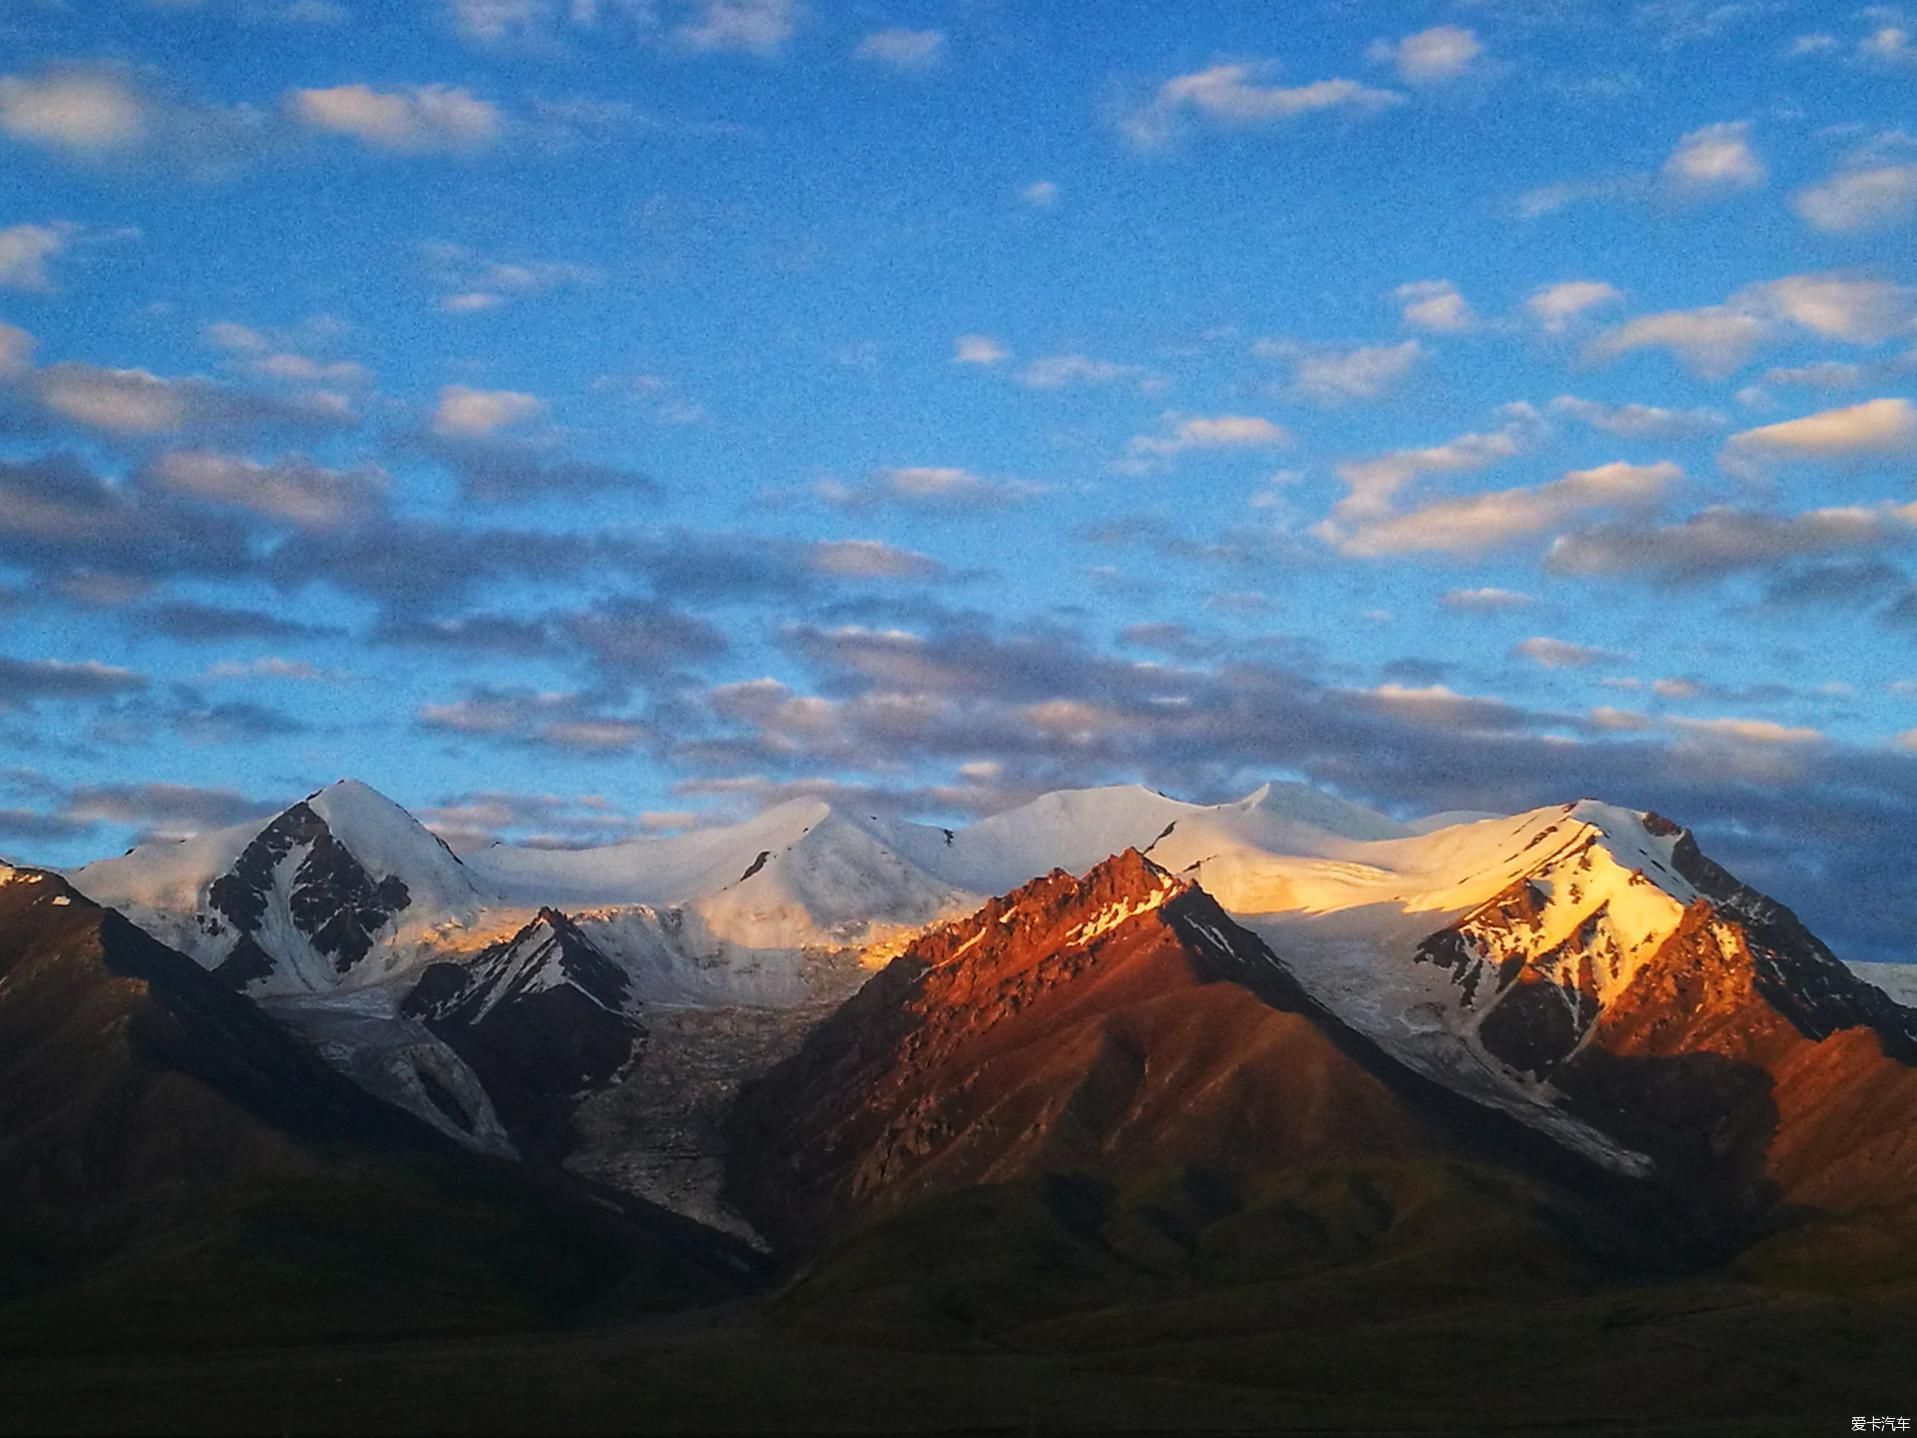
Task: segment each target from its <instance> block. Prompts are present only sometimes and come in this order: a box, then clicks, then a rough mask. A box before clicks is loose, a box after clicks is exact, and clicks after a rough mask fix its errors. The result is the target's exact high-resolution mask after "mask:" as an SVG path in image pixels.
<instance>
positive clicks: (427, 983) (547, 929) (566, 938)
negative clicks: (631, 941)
mask: <svg viewBox="0 0 1917 1438" xmlns="http://www.w3.org/2000/svg"><path fill="white" fill-rule="evenodd" d="M633 1009H634V1005H633V1001H632V981H631V980H630V979H629V978H628V977H627V975H626V973H625V971H624V970H623V969H621V968H620V966H619V965H618V964H616V963H614V962H613V961H612V960H611V959H609V958H607V957H606V955H604V954H603V953H601V952H600V951H599V950H598V949H596V948H595V947H593V944H592V942H591V940H589V939H588V938H587V937H586V936H585V935H584V934H583V933H581V932H580V931H579V929H578V927H577V926H576V925H575V924H574V923H573V922H572V921H571V920H570V919H568V918H567V917H566V916H565V915H564V914H562V913H560V912H558V911H557V910H556V909H541V910H540V911H539V913H538V914H537V915H536V916H535V917H534V918H533V920H532V921H531V922H530V923H528V924H527V925H526V927H525V928H523V929H521V930H520V931H519V932H518V933H517V934H514V935H513V936H512V938H510V939H508V940H506V941H505V942H504V943H499V944H494V945H493V946H491V947H490V948H487V949H483V950H481V951H480V952H479V953H477V954H474V955H472V956H471V957H470V958H467V959H463V960H460V961H456V962H447V961H444V960H442V961H439V962H436V963H433V964H429V965H428V966H427V968H426V970H425V972H424V973H422V974H421V975H420V977H419V982H418V983H417V984H416V985H414V987H413V989H412V991H411V992H410V993H408V994H407V996H406V998H405V1000H404V1001H403V1002H402V1003H401V1005H400V1013H401V1014H402V1015H403V1016H404V1017H406V1018H412V1019H418V1020H419V1021H420V1022H422V1023H423V1024H425V1026H426V1027H427V1028H428V1029H430V1030H431V1031H432V1032H433V1033H434V1034H435V1035H437V1036H438V1037H440V1038H442V1039H444V1040H445V1042H446V1043H447V1044H448V1046H450V1047H451V1048H452V1049H453V1050H454V1051H455V1052H456V1053H458V1054H459V1055H460V1056H461V1057H462V1058H464V1059H465V1060H466V1062H467V1063H468V1064H470V1065H471V1066H472V1069H473V1071H474V1072H475V1073H476V1074H478V1076H479V1078H480V1080H481V1082H482V1083H483V1084H484V1085H485V1088H486V1092H487V1094H488V1095H489V1096H490V1097H491V1099H492V1103H493V1106H494V1107H495V1108H496V1109H497V1110H498V1112H499V1115H500V1117H501V1119H502V1120H504V1122H505V1124H506V1127H507V1128H508V1130H509V1131H511V1132H512V1133H513V1134H514V1136H515V1137H516V1138H518V1139H519V1140H520V1141H521V1143H522V1144H523V1143H532V1144H534V1145H535V1146H538V1147H541V1148H544V1149H547V1150H550V1151H553V1152H557V1153H563V1152H564V1150H565V1149H566V1148H567V1147H568V1146H569V1145H568V1135H567V1131H566V1127H565V1118H566V1113H567V1106H566V1104H565V1103H564V1100H566V1099H569V1098H571V1097H573V1096H575V1095H578V1094H580V1093H583V1092H586V1091H588V1090H591V1089H595V1088H599V1087H601V1086H603V1085H605V1084H607V1083H609V1082H611V1081H613V1080H614V1079H616V1078H617V1077H618V1076H619V1075H620V1074H622V1073H624V1072H625V1071H626V1070H627V1069H628V1068H629V1067H630V1066H631V1065H632V1064H633V1063H634V1062H635V1061H636V1060H637V1058H638V1055H639V1053H640V1052H641V1049H642V1046H643V1044H644V1042H645V1037H646V1030H645V1026H644V1025H643V1023H641V1021H640V1019H639V1017H638V1015H637V1014H636V1013H635V1012H633Z"/></svg>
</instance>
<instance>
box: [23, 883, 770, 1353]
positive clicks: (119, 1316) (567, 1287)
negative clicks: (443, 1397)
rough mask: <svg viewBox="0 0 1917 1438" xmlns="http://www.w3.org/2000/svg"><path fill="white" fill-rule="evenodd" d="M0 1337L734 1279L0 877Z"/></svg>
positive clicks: (238, 1331)
mask: <svg viewBox="0 0 1917 1438" xmlns="http://www.w3.org/2000/svg"><path fill="white" fill-rule="evenodd" d="M0 1221H4V1222H5V1224H6V1231H7V1233H8V1235H9V1242H8V1244H7V1247H6V1251H5V1257H4V1259H0V1341H4V1342H6V1343H8V1344H22V1345H39V1344H47V1345H71V1344H87V1345H99V1346H109V1347H110V1346H116V1345H122V1346H124V1345H130V1344H169V1343H189V1342H195V1341H209V1340H213V1339H218V1340H221V1341H254V1340H260V1339H266V1338H277V1337H286V1336H291V1335H301V1334H305V1335H317V1334H356V1333H368V1332H393V1331H420V1330H429V1329H443V1328H486V1327H498V1326H505V1325H512V1324H523V1323H527V1322H534V1321H547V1320H550V1319H552V1318H555V1317H559V1316H561V1315H563V1314H565V1313H568V1312H576V1311H579V1310H581V1309H583V1308H585V1307H589V1306H592V1305H595V1304H600V1303H605V1302H612V1301H617V1302H620V1303H628V1302H653V1303H657V1302H679V1301H687V1300H693V1299H699V1298H706V1297H711V1296H714V1295H717V1294H728V1293H732V1292H737V1291H739V1290H740V1288H741V1287H743V1286H744V1285H745V1284H746V1283H747V1282H748V1281H749V1280H750V1276H751V1275H750V1267H749V1263H748V1262H747V1260H746V1259H745V1258H744V1256H743V1255H742V1254H741V1253H740V1252H739V1251H737V1250H736V1249H734V1248H732V1247H731V1246H730V1245H729V1244H727V1243H725V1242H723V1241H721V1240H719V1239H717V1237H716V1236H714V1235H711V1234H709V1233H707V1232H706V1231H705V1230H702V1229H699V1228H697V1227H696V1226H695V1225H692V1224H689V1223H686V1222H684V1221H682V1220H677V1219H674V1218H672V1217H671V1216H669V1215H665V1214H663V1213H659V1212H657V1211H652V1210H646V1209H643V1208H642V1207H641V1206H637V1205H625V1206H615V1205H611V1204H608V1203H605V1202H603V1201H601V1200H595V1199H594V1198H592V1197H590V1196H588V1195H585V1194H583V1193H581V1192H579V1191H577V1190H575V1189H574V1188H572V1187H571V1186H569V1185H567V1184H565V1183H564V1182H562V1181H561V1180H559V1179H557V1178H556V1177H554V1176H550V1175H548V1174H546V1173H544V1172H543V1171H540V1170H538V1169H532V1168H519V1167H515V1166H511V1165H506V1164H502V1163H496V1162H492V1161H488V1160H483V1159H479V1158H477V1157H474V1156H472V1155H469V1154H466V1153H464V1152H462V1151H459V1150H458V1149H456V1148H455V1147H454V1146H453V1145H451V1144H450V1143H448V1142H447V1141H445V1140H444V1139H442V1138H441V1137H439V1136H438V1135H436V1134H434V1133H433V1132H432V1131H431V1130H429V1129H427V1128H426V1127H425V1126H424V1125H421V1124H419V1123H417V1122H416V1121H414V1120H413V1119H411V1118H409V1117H407V1116H406V1115H404V1114H402V1113H400V1112H399V1111H398V1110H395V1109H393V1108H391V1107H389V1106H387V1105H385V1104H382V1103H379V1102H378V1101H376V1100H374V1099H372V1098H370V1097H368V1096H367V1095H365V1094H364V1093H362V1092H361V1091H360V1090H359V1089H358V1088H356V1087H355V1086H353V1085H352V1084H351V1083H350V1082H348V1081H347V1080H346V1079H344V1078H342V1077H341V1076H339V1075H338V1074H336V1073H335V1072H334V1071H333V1070H331V1069H330V1068H328V1067H327V1066H326V1065H324V1064H322V1063H320V1062H319V1061H318V1060H316V1059H314V1058H313V1057H312V1056H311V1055H309V1054H308V1053H307V1052H306V1050H305V1049H304V1048H302V1047H301V1046H300V1045H299V1044H298V1043H297V1042H296V1041H295V1040H293V1039H292V1038H290V1037H289V1036H288V1035H287V1034H286V1033H285V1032H284V1031H283V1030H282V1029H281V1028H280V1027H279V1026H278V1025H276V1024H275V1023H274V1022H273V1021H272V1020H271V1019H269V1018H268V1017H267V1016H266V1015H265V1014H264V1013H262V1012H261V1011H260V1010H259V1009H258V1008H257V1006H255V1005H254V1004H253V1003H252V1002H251V1001H250V1000H247V999H245V998H243V997H241V996H240V995H237V994H234V993H232V992H231V991H230V990H228V989H226V988H225V987H224V986H223V985H222V984H221V983H220V982H219V981H218V980H217V979H215V978H214V977H213V976H212V975H210V974H208V973H206V972H205V971H204V970H203V969H201V968H200V967H199V966H198V965H197V964H195V963H194V962H193V961H192V960H190V959H188V958H187V957H185V956H184V955H182V954H179V953H177V952H175V951H173V950H171V949H168V948H166V947H165V946H164V945H161V944H159V943H158V942H156V941H154V940H153V939H152V938H150V937H149V936H148V935H146V934H144V933H143V932H141V931H140V930H138V929H136V928H135V927H134V926H133V925H131V924H130V923H128V922H127V921H126V920H125V919H123V918H122V917H121V916H120V915H118V914H117V913H114V912H113V911H111V910H103V909H100V908H98V907H96V906H95V905H93V904H91V903H89V902H88V901H87V900H85V899H83V898H81V897H80V896H79V895H78V894H77V893H75V892H74V891H73V890H72V889H71V888H70V887H69V886H68V885H67V884H65V883H64V882H63V881H62V880H60V879H59V878H57V877H56V876H53V875H51V874H46V873H41V872H37V871H33V870H17V869H0Z"/></svg>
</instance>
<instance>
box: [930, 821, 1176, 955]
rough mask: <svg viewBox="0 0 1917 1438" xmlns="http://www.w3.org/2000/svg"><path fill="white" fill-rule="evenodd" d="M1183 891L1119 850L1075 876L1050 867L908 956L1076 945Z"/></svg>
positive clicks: (1136, 855)
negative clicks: (1008, 942)
mask: <svg viewBox="0 0 1917 1438" xmlns="http://www.w3.org/2000/svg"><path fill="white" fill-rule="evenodd" d="M1188 887H1189V885H1187V884H1186V883H1185V882H1183V881H1182V880H1179V879H1177V878H1174V877H1173V876H1172V875H1171V874H1170V873H1168V872H1166V871H1165V870H1164V869H1161V868H1160V867H1159V866H1158V865H1157V864H1154V863H1153V862H1152V861H1151V860H1150V859H1147V858H1146V857H1145V856H1144V855H1143V854H1141V853H1140V852H1139V851H1138V850H1137V849H1126V850H1125V851H1124V852H1123V853H1120V854H1115V855H1113V856H1112V857H1111V858H1109V859H1107V860H1105V861H1104V862H1103V863H1102V864H1097V865H1094V866H1093V867H1092V868H1090V869H1088V870H1087V871H1086V872H1085V874H1084V875H1083V876H1082V877H1074V876H1073V875H1071V874H1068V873H1066V872H1065V871H1064V870H1063V869H1054V870H1052V872H1051V873H1049V874H1045V875H1042V876H1040V877H1039V878H1036V879H1033V880H1032V881H1031V882H1030V883H1027V884H1025V885H1023V886H1022V887H1020V888H1017V889H1014V890H1012V892H1011V893H1009V894H1006V895H1005V896H1004V897H1002V898H997V899H992V900H989V901H988V902H987V903H986V904H985V906H984V907H983V908H982V909H980V910H979V911H978V912H977V913H976V914H973V915H971V916H970V917H968V918H965V919H961V920H959V921H957V922H956V923H952V924H948V925H946V926H945V927H943V928H941V929H938V930H935V931H934V932H933V933H931V934H928V935H927V936H926V937H925V938H923V939H921V940H920V941H919V942H918V943H916V944H914V945H913V946H912V948H911V950H909V952H912V953H915V954H917V955H919V956H920V957H921V958H923V959H924V960H926V961H927V962H930V963H938V962H940V961H942V960H944V959H947V958H956V957H958V956H959V955H961V954H963V953H966V952H969V950H968V947H967V946H968V945H970V946H973V947H976V946H978V945H980V944H987V943H988V941H990V945H989V946H994V947H996V946H997V944H998V943H999V942H1000V941H1002V940H1004V939H1012V940H1016V941H1018V942H1019V943H1020V944H1022V945H1023V946H1024V947H1027V948H1033V947H1045V946H1050V947H1057V946H1058V945H1060V944H1063V943H1074V942H1075V943H1080V944H1082V943H1085V942H1088V941H1089V940H1091V939H1095V938H1097V937H1099V936H1100V935H1101V934H1104V933H1107V932H1109V931H1110V930H1112V929H1115V928H1117V927H1118V926H1119V925H1120V924H1122V923H1124V922H1126V921H1127V920H1128V919H1132V918H1135V917H1137V916H1138V915H1140V914H1147V913H1151V912H1152V911H1153V910H1156V909H1158V908H1160V907H1162V906H1163V905H1164V904H1165V903H1166V902H1167V901H1168V900H1170V899H1172V898H1174V897H1176V896H1177V895H1179V894H1181V893H1183V892H1184V891H1185V890H1186V889H1187V888H1188Z"/></svg>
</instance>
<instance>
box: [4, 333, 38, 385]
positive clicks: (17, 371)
mask: <svg viewBox="0 0 1917 1438" xmlns="http://www.w3.org/2000/svg"><path fill="white" fill-rule="evenodd" d="M34 344H35V341H34V338H33V336H32V335H30V334H28V333H27V332H26V331H25V330H23V329H20V328H19V327H17V326H15V325H10V324H8V323H7V322H6V321H5V320H0V380H8V379H18V378H19V377H20V376H21V375H24V374H26V373H27V372H28V371H29V370H31V369H32V368H33V350H34Z"/></svg>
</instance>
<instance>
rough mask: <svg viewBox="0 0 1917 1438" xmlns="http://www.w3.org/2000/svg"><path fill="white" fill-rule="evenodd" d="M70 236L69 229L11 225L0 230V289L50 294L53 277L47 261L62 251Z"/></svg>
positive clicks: (62, 226)
mask: <svg viewBox="0 0 1917 1438" xmlns="http://www.w3.org/2000/svg"><path fill="white" fill-rule="evenodd" d="M72 232H73V231H72V227H71V226H70V225H14V226H12V227H11V228H8V229H4V230H0V289H14V290H38V291H41V292H42V293H46V292H49V291H51V290H52V289H53V275H52V273H51V272H50V271H49V270H48V268H47V261H48V260H51V259H52V258H53V257H54V256H55V255H57V254H59V253H60V251H61V250H63V249H64V248H66V244H67V240H68V238H69V237H70V236H71V235H72Z"/></svg>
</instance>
